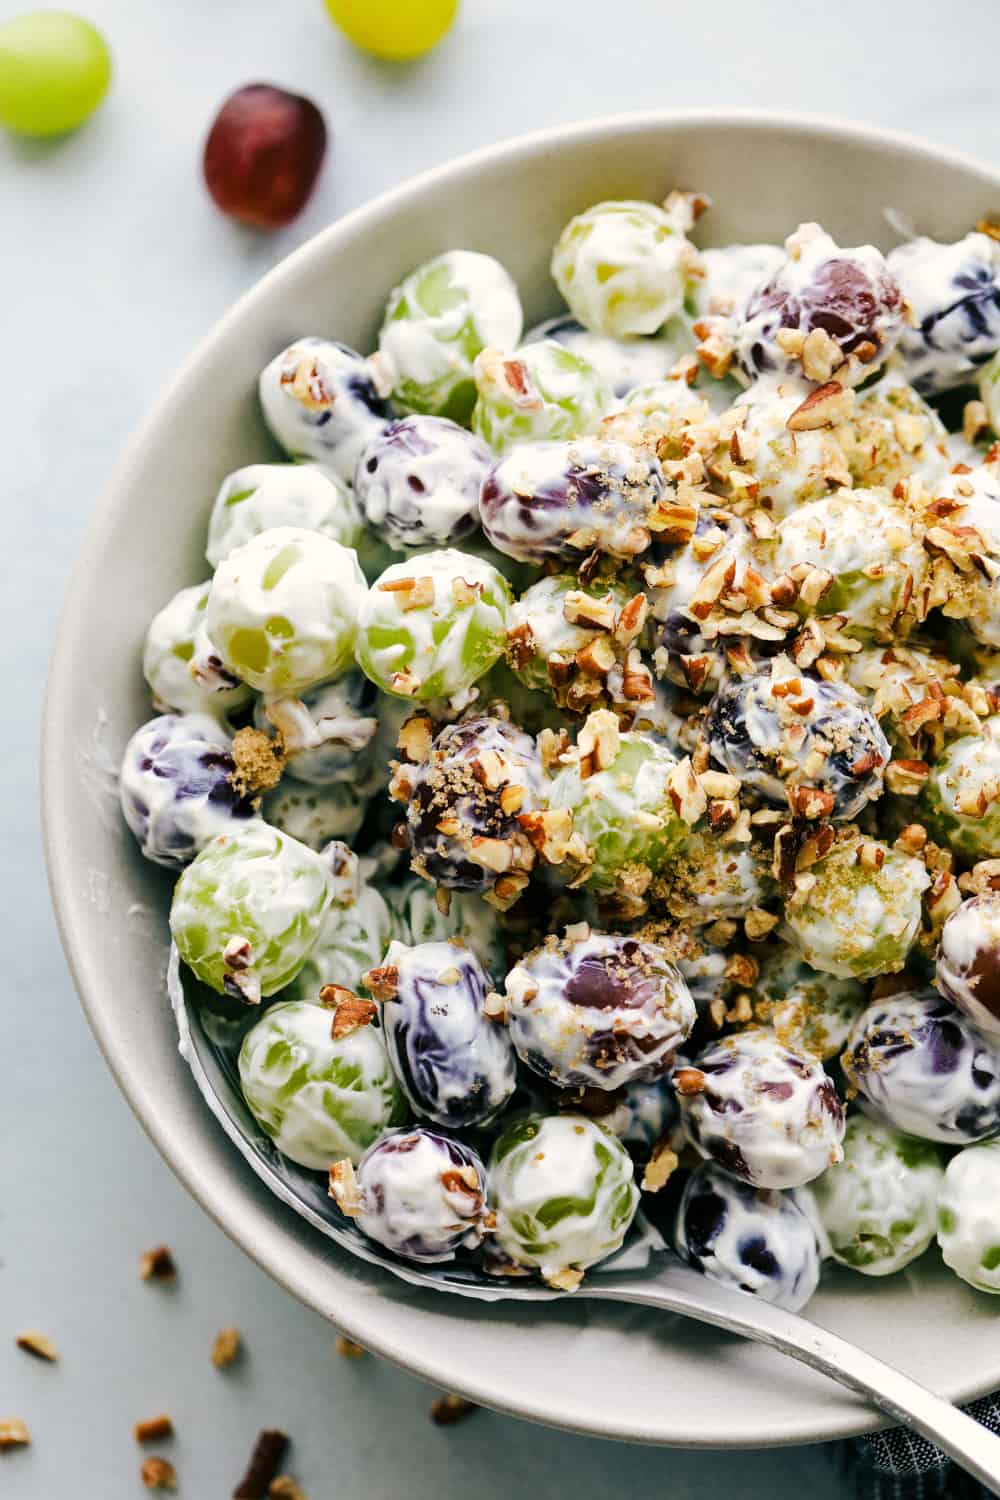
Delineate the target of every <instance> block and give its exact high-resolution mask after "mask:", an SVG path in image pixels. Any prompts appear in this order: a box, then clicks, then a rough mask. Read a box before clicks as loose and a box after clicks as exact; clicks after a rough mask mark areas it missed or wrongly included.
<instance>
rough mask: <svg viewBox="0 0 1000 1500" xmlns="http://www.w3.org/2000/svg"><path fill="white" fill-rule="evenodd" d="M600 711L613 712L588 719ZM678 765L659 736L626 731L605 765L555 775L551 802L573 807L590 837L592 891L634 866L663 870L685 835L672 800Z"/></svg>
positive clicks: (576, 823)
mask: <svg viewBox="0 0 1000 1500" xmlns="http://www.w3.org/2000/svg"><path fill="white" fill-rule="evenodd" d="M602 716H603V717H607V718H610V717H611V716H610V715H603V714H594V715H592V716H591V719H588V721H587V724H588V725H589V724H590V723H591V722H592V720H593V719H596V718H599V717H602ZM675 765H676V762H675V760H674V757H673V756H672V755H671V754H670V751H669V750H667V749H665V747H664V746H662V745H660V744H658V743H657V742H656V741H655V740H652V739H649V738H648V737H647V736H646V735H644V734H623V735H621V736H620V739H619V744H618V750H617V753H616V755H615V756H614V759H613V760H612V761H611V762H610V764H609V765H608V766H607V768H606V769H605V770H602V771H596V772H595V773H594V774H593V775H591V776H587V777H583V776H581V774H580V767H579V765H577V764H575V763H574V764H571V765H567V766H565V767H564V769H563V770H561V771H560V772H559V773H558V775H557V776H555V777H554V778H553V780H552V782H551V785H550V787H549V796H548V805H549V807H550V808H557V807H568V808H570V809H571V810H572V813H573V829H574V832H575V833H578V834H580V835H581V836H582V837H583V838H584V839H585V840H586V843H587V846H588V848H589V850H590V853H591V856H592V859H593V863H592V865H591V866H590V873H589V875H588V877H587V884H588V885H590V886H592V887H593V889H594V890H597V891H612V890H614V888H615V886H616V884H617V882H618V879H619V877H620V876H621V875H622V874H623V873H624V872H625V870H626V869H627V867H628V866H630V865H635V866H640V867H642V868H645V869H648V870H652V871H653V873H654V874H657V873H659V872H660V871H661V870H662V869H663V867H664V866H665V865H666V863H667V862H668V860H669V859H670V856H671V854H672V853H673V851H674V850H675V849H676V847H677V845H678V844H679V843H680V842H681V840H682V839H683V838H684V836H685V835H686V834H687V832H688V828H687V824H686V823H683V822H682V821H681V819H680V818H679V817H678V816H677V813H676V812H675V811H674V805H673V802H672V801H671V795H670V786H669V782H670V775H671V772H672V771H673V769H674V766H675Z"/></svg>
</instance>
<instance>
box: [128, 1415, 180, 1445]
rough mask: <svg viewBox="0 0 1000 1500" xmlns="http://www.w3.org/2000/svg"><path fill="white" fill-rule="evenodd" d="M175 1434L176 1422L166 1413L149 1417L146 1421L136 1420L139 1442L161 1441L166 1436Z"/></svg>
mask: <svg viewBox="0 0 1000 1500" xmlns="http://www.w3.org/2000/svg"><path fill="white" fill-rule="evenodd" d="M173 1435H174V1424H173V1422H171V1420H170V1418H169V1417H168V1416H167V1415H166V1413H161V1415H160V1416H158V1417H147V1419H146V1421H145V1422H136V1424H135V1440H136V1442H137V1443H160V1442H163V1440H164V1439H165V1438H171V1437H173Z"/></svg>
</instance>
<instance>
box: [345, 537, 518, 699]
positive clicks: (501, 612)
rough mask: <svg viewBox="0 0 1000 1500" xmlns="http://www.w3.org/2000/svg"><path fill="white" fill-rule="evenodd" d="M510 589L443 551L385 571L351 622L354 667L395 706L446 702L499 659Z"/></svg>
mask: <svg viewBox="0 0 1000 1500" xmlns="http://www.w3.org/2000/svg"><path fill="white" fill-rule="evenodd" d="M509 608H510V587H509V585H508V583H507V580H506V579H505V578H504V577H502V575H501V574H500V573H498V572H497V570H496V568H494V567H493V566H492V565H491V564H490V563H488V562H484V561H483V560H482V559H481V558H478V557H473V556H471V555H470V554H469V553H465V552H457V551H456V550H455V549H454V548H446V549H444V550H443V551H440V552H421V553H417V554H416V555H415V556H414V557H410V558H407V560H406V561H405V562H400V563H394V564H393V566H392V567H391V568H386V570H385V572H384V573H383V574H382V576H381V578H378V579H376V581H375V582H374V583H373V584H372V586H371V588H370V589H369V591H368V597H367V599H366V600H365V602H364V604H363V605H362V608H361V617H360V619H359V621H358V640H357V655H358V663H359V665H360V667H361V669H362V671H363V672H364V673H365V676H366V677H370V678H371V680H372V682H374V683H375V684H376V686H377V687H380V688H382V690H383V691H384V692H386V693H392V694H394V695H395V696H396V697H398V698H417V699H420V700H421V701H426V700H427V699H429V698H451V697H453V696H454V695H455V694H456V693H461V692H464V691H465V689H466V688H470V687H471V686H472V684H473V683H474V682H476V681H477V680H478V679H479V678H480V677H482V676H483V674H484V673H485V672H488V671H489V669H490V667H492V665H493V663H494V662H495V661H497V660H498V659H499V657H500V656H502V655H503V650H504V646H505V644H506V640H507V613H508V610H509Z"/></svg>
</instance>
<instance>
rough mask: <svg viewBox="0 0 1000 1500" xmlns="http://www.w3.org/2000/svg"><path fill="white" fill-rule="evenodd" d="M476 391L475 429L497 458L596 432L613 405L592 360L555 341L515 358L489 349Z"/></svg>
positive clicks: (483, 357) (479, 364)
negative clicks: (532, 445) (522, 447)
mask: <svg viewBox="0 0 1000 1500" xmlns="http://www.w3.org/2000/svg"><path fill="white" fill-rule="evenodd" d="M476 387H477V389H478V391H479V399H478V401H477V402H476V405H475V408H474V410H473V413H472V428H473V431H474V432H478V433H479V436H480V437H481V438H483V439H484V440H485V441H486V442H487V443H489V445H490V447H491V448H492V449H493V450H494V452H496V453H507V452H509V450H510V449H511V448H513V447H514V446H515V445H516V444H517V443H536V442H544V441H546V440H547V439H552V440H555V441H560V440H561V441H565V440H567V439H569V438H575V437H580V436H582V434H584V433H587V432H594V431H595V430H596V428H597V426H598V424H599V423H600V421H601V418H602V417H603V416H604V414H605V413H606V412H607V410H608V408H609V407H610V406H611V405H612V404H613V400H614V398H613V396H612V394H611V387H610V386H609V385H608V384H607V383H606V382H605V381H604V380H603V379H602V377H601V376H600V374H599V373H598V372H597V370H595V369H594V366H593V365H592V364H591V363H590V361H589V360H586V359H584V358H583V356H582V355H580V354H574V352H573V350H572V349H565V348H563V346H562V344H557V343H556V341H555V339H541V340H539V342H538V343H535V344H522V345H521V347H520V348H519V349H517V350H516V351H515V352H514V353H513V354H505V353H504V352H503V351H502V350H500V349H496V348H490V349H484V351H483V353H482V354H480V356H479V358H478V359H477V360H476Z"/></svg>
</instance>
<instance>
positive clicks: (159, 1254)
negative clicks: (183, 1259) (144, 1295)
mask: <svg viewBox="0 0 1000 1500" xmlns="http://www.w3.org/2000/svg"><path fill="white" fill-rule="evenodd" d="M139 1275H140V1276H141V1277H142V1279H143V1281H173V1280H174V1279H175V1278H176V1276H177V1267H176V1265H175V1264H174V1258H173V1256H172V1255H171V1253H170V1251H169V1250H168V1249H167V1247H166V1245H157V1247H156V1249H155V1250H146V1251H145V1252H144V1253H143V1255H141V1256H140V1258H139Z"/></svg>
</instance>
